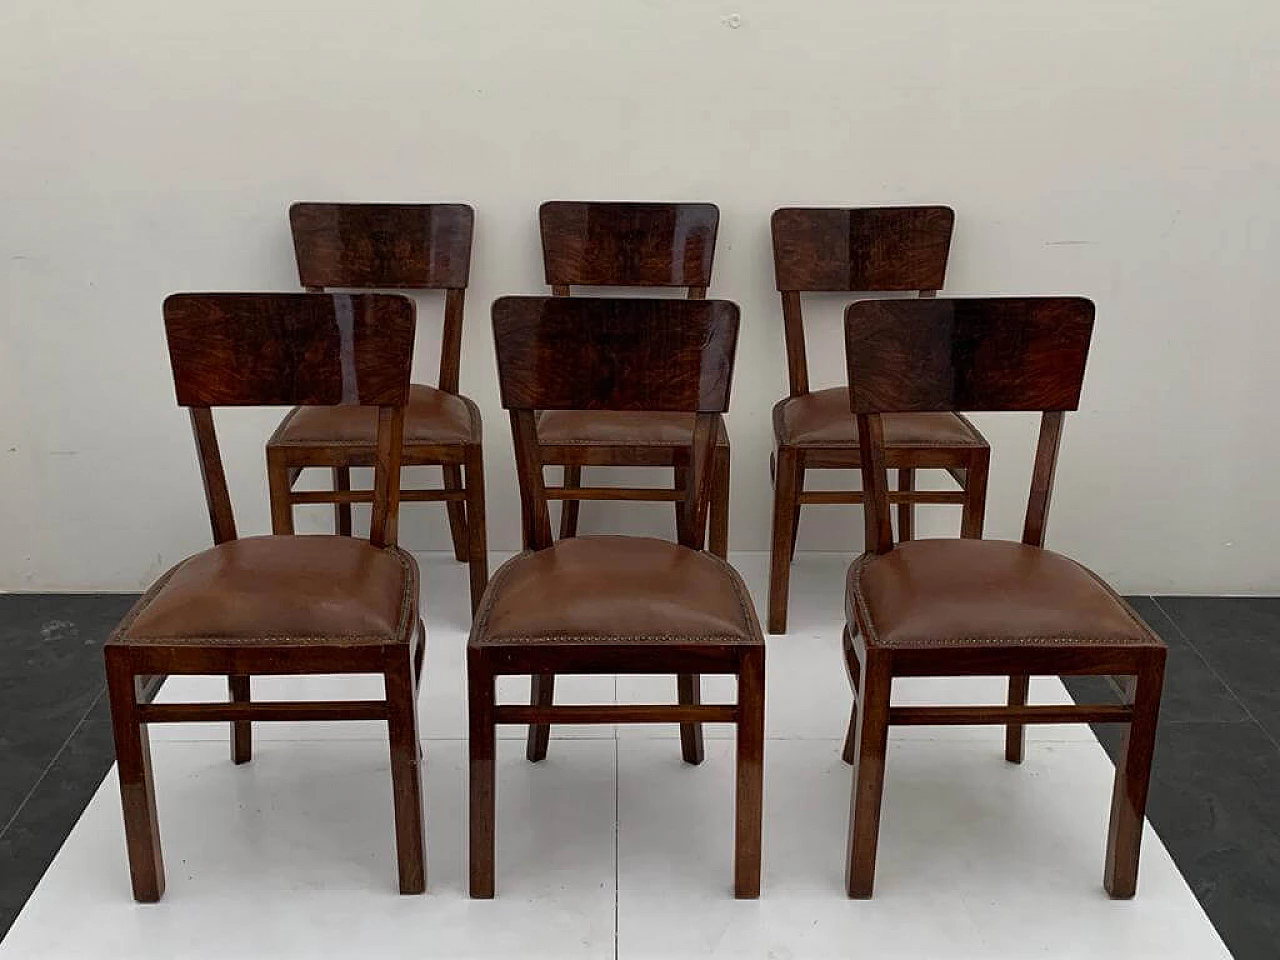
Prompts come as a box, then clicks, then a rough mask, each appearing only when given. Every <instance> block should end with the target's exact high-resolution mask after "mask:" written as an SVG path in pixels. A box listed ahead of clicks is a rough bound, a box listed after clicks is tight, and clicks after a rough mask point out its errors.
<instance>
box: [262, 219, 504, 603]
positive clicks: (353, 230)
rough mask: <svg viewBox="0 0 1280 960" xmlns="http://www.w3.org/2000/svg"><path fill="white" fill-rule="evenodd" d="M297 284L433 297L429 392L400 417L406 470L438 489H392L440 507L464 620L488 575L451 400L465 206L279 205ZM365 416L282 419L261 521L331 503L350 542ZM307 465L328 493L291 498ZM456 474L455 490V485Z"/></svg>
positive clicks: (465, 244) (468, 407)
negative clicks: (467, 579)
mask: <svg viewBox="0 0 1280 960" xmlns="http://www.w3.org/2000/svg"><path fill="white" fill-rule="evenodd" d="M289 222H290V225H291V227H292V229H293V246H294V252H295V254H296V255H297V260H298V277H299V279H300V280H301V281H302V285H303V286H304V287H305V288H306V289H307V290H310V291H314V292H322V291H324V290H325V289H327V288H331V287H340V288H346V289H379V290H427V289H433V290H434V289H443V290H444V291H445V310H444V329H443V335H442V338H441V346H440V376H439V381H438V382H439V387H438V388H437V387H430V386H426V385H425V384H417V383H415V384H414V385H413V386H412V388H410V391H409V407H408V410H407V411H406V413H405V426H404V449H403V451H402V454H401V463H402V464H403V465H404V466H406V467H416V466H435V465H439V466H440V467H441V469H442V471H443V475H444V484H443V487H442V489H439V490H423V489H401V491H400V499H401V500H402V501H406V502H410V503H421V502H434V501H439V500H443V501H444V503H445V508H446V510H447V511H448V514H449V531H450V534H451V536H452V538H453V552H454V556H455V557H456V558H457V559H458V560H460V561H463V562H466V563H468V564H469V566H470V575H471V611H472V613H474V612H475V608H476V604H478V603H479V602H480V594H482V593H483V592H484V585H485V583H486V582H487V580H488V577H489V568H488V553H487V550H488V548H487V546H486V543H485V519H484V455H483V451H482V449H481V431H480V411H479V410H478V409H477V408H476V405H475V404H474V403H472V402H471V400H469V399H468V398H467V397H464V396H462V395H461V394H459V393H458V366H459V362H460V354H461V346H462V313H463V299H464V297H465V296H466V288H467V277H468V274H469V272H470V268H471V235H472V225H473V222H474V214H473V212H472V210H471V208H470V207H469V206H466V205H465V204H460V203H458V204H447V203H422V204H393V203H295V204H294V205H293V206H292V207H290V208H289ZM375 429H376V421H375V419H374V416H373V411H372V410H365V409H361V408H360V407H353V406H334V407H329V408H327V409H326V408H322V407H309V408H299V409H296V410H293V411H291V412H290V413H289V414H288V416H286V417H285V418H284V420H283V421H282V422H281V424H280V426H279V428H278V429H277V430H276V432H275V433H274V434H273V435H272V437H271V439H270V440H269V441H268V443H267V474H268V477H269V479H270V484H271V523H272V529H273V531H274V532H275V533H278V534H288V533H292V532H293V507H294V504H300V503H332V504H333V505H334V513H335V514H336V521H337V522H336V530H337V532H338V533H340V534H345V535H350V533H351V504H353V503H367V502H368V501H369V498H370V494H369V492H368V491H364V490H357V491H353V490H352V489H351V468H352V467H369V466H372V465H373V461H374V452H375V450H374V433H375ZM307 467H329V468H330V469H331V470H332V471H333V487H334V488H333V490H320V491H295V490H294V489H293V485H294V483H295V482H296V481H297V479H298V476H299V474H301V473H302V471H303V470H304V469H306V468H307ZM464 471H465V482H464Z"/></svg>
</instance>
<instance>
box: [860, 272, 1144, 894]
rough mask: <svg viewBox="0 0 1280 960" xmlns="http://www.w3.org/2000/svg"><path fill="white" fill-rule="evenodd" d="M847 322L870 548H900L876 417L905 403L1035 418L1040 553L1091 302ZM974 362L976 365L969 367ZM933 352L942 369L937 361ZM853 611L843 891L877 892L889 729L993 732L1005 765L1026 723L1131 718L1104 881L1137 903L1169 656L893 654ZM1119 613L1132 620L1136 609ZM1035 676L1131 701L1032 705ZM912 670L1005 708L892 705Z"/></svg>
mask: <svg viewBox="0 0 1280 960" xmlns="http://www.w3.org/2000/svg"><path fill="white" fill-rule="evenodd" d="M953 311H954V312H953ZM845 323H846V340H847V351H848V365H849V379H850V384H851V389H850V406H851V412H852V413H853V414H854V415H855V416H856V417H857V423H858V435H859V439H860V451H861V469H862V476H863V489H864V490H865V491H866V496H867V500H866V504H865V517H866V526H867V549H868V553H872V554H886V553H889V552H890V551H891V550H893V549H894V539H893V526H892V522H891V519H890V511H889V502H890V497H889V491H888V483H887V480H886V476H885V474H886V468H887V461H888V456H889V455H888V451H887V450H886V448H885V445H884V431H883V424H882V421H881V414H882V413H886V412H895V413H896V412H906V411H909V410H921V411H923V410H960V409H964V410H1024V411H1040V412H1041V420H1040V433H1039V438H1038V441H1037V444H1036V454H1035V465H1034V469H1033V472H1032V478H1031V491H1030V494H1029V496H1028V499H1027V511H1026V517H1025V521H1024V525H1023V534H1022V542H1023V543H1025V544H1028V545H1030V546H1033V547H1038V548H1043V547H1044V541H1045V525H1046V521H1047V517H1048V511H1049V501H1050V498H1051V494H1052V490H1053V479H1054V473H1055V469H1056V466H1057V460H1058V451H1059V445H1060V442H1061V438H1062V427H1063V420H1064V411H1066V410H1075V409H1077V408H1078V406H1079V395H1080V386H1081V382H1082V380H1083V376H1084V359H1085V355H1086V354H1087V351H1088V344H1089V338H1090V334H1091V331H1092V327H1093V304H1092V303H1090V302H1089V301H1087V300H1081V299H1074V298H1051V297H1045V298H1022V299H1020V298H991V299H987V300H980V299H975V300H968V301H966V300H958V301H950V302H947V301H934V302H933V303H922V302H921V301H897V302H889V301H881V302H879V303H875V302H869V301H865V302H862V303H855V304H853V305H851V306H850V307H849V308H848V310H847V312H846V321H845ZM974 344H977V345H976V346H974ZM976 354H981V360H978V361H975V359H974V356H975V355H976ZM939 356H942V357H945V358H947V359H946V363H948V364H950V366H948V367H947V368H946V369H942V370H940V369H938V368H937V367H936V366H934V367H933V368H931V363H935V364H936V362H937V358H938V357H939ZM993 358H994V359H993ZM1115 600H1116V602H1117V603H1120V604H1123V603H1124V601H1123V600H1121V599H1120V598H1119V597H1116V598H1115ZM925 602H927V601H925ZM852 606H853V608H854V609H853V612H854V621H853V622H852V623H849V624H848V625H846V627H845V629H844V636H843V641H844V654H845V666H846V669H847V670H848V673H849V681H850V685H851V687H852V689H853V695H854V705H853V711H852V717H851V720H850V726H849V731H848V733H847V735H846V738H845V746H844V752H843V756H844V760H845V762H846V763H851V764H853V766H854V774H853V791H852V797H851V800H850V811H849V841H848V857H847V860H846V870H845V880H846V886H847V891H848V894H849V896H850V897H854V898H859V899H865V898H868V897H870V896H871V894H872V887H873V884H874V878H875V863H876V848H877V843H878V837H879V826H880V806H881V796H882V794H883V790H884V776H885V757H886V752H887V746H888V736H889V728H890V726H891V725H894V724H897V725H939V724H992V725H1002V726H1004V728H1005V759H1006V760H1007V761H1008V762H1010V763H1021V762H1022V760H1023V755H1024V752H1025V725H1026V724H1028V723H1125V724H1127V727H1126V732H1125V737H1124V743H1123V746H1122V747H1121V754H1120V757H1119V759H1118V761H1117V763H1116V774H1115V784H1114V788H1113V790H1112V801H1111V819H1110V827H1109V831H1108V836H1107V852H1106V866H1105V869H1104V875H1103V885H1104V887H1105V889H1106V891H1107V892H1108V894H1110V896H1111V897H1113V898H1127V897H1132V896H1133V895H1134V893H1135V891H1136V889H1137V876H1138V858H1139V848H1140V844H1141V839H1142V823H1143V815H1144V811H1145V808H1146V800H1147V793H1148V786H1149V781H1150V775H1151V762H1152V755H1153V752H1154V749H1155V739H1156V726H1157V722H1158V719H1159V709H1160V694H1161V689H1162V685H1163V677H1164V666H1165V658H1166V654H1167V651H1166V649H1165V647H1164V644H1163V643H1162V642H1161V641H1160V639H1159V638H1158V637H1157V636H1156V635H1155V634H1154V633H1152V634H1151V635H1150V642H1149V643H1120V642H1114V641H1113V642H1107V641H1099V642H1097V643H1088V642H1081V641H1076V642H1073V643H1071V644H1061V645H1057V646H1055V645H1052V644H1049V645H1030V644H1024V645H1019V644H1018V643H1017V642H1016V641H1014V640H1006V641H1000V640H993V641H992V642H990V643H981V642H974V641H972V640H970V641H969V642H966V643H963V644H951V645H946V644H945V643H940V644H939V645H937V646H912V647H910V648H904V647H897V648H895V647H893V646H892V645H882V644H874V643H869V642H868V641H867V637H869V636H874V631H873V630H872V629H871V624H868V623H866V622H864V620H863V617H864V613H865V611H864V610H863V608H862V605H861V604H852ZM1129 612H1130V613H1131V615H1132V616H1133V618H1134V620H1135V622H1136V623H1138V624H1140V623H1141V619H1140V618H1138V616H1137V614H1136V613H1133V611H1132V610H1130V611H1129ZM866 615H870V614H866ZM1032 675H1051V676H1064V675H1093V676H1109V677H1118V678H1120V680H1121V687H1122V689H1123V690H1124V691H1125V694H1126V699H1127V702H1126V703H1124V704H1122V705H1114V704H1086V705H1078V706H1058V705H1048V706H1039V705H1030V706H1029V705H1028V703H1027V700H1028V692H1029V684H1030V677H1031V676H1032ZM920 676H935V677H936V676H954V677H959V676H1008V677H1009V693H1008V700H1007V703H1006V704H1005V705H981V706H911V707H895V706H893V705H892V702H891V701H892V689H893V681H894V679H895V678H897V677H920Z"/></svg>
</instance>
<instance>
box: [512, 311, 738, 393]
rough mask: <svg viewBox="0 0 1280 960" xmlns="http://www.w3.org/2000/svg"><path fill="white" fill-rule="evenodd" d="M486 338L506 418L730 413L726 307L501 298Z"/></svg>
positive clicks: (731, 339)
mask: <svg viewBox="0 0 1280 960" xmlns="http://www.w3.org/2000/svg"><path fill="white" fill-rule="evenodd" d="M493 331H494V344H495V347H496V350H497V355H498V381H499V390H500V392H501V395H502V405H503V406H504V407H506V408H507V409H520V408H525V409H531V410H659V411H680V412H686V411H687V412H699V413H721V412H723V411H725V410H727V409H728V406H729V387H730V381H731V379H732V373H733V353H734V346H735V344H736V342H737V336H738V308H737V306H736V305H735V304H732V303H730V302H728V301H726V300H703V301H687V300H650V299H635V298H620V297H619V298H605V297H589V298H569V297H502V298H500V299H499V300H497V301H495V303H494V305H493Z"/></svg>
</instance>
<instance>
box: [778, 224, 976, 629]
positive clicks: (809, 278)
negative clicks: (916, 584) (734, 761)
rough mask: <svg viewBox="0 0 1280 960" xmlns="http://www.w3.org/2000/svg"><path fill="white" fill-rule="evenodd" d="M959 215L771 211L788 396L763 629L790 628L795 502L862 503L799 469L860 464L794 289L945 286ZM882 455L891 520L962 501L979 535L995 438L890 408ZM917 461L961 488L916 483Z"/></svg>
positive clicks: (952, 420)
mask: <svg viewBox="0 0 1280 960" xmlns="http://www.w3.org/2000/svg"><path fill="white" fill-rule="evenodd" d="M954 221H955V214H954V213H953V212H952V211H951V209H950V208H948V207H872V208H865V209H842V208H819V209H802V208H796V207H787V208H783V209H781V210H775V211H774V213H773V219H772V227H773V256H774V266H775V270H776V275H777V284H778V290H779V291H780V292H781V294H782V318H783V329H784V331H785V334H786V346H787V373H788V376H789V378H790V381H791V395H790V396H789V397H787V398H786V399H785V400H781V401H779V402H778V404H777V405H776V406H774V408H773V435H774V449H775V454H774V457H773V460H772V462H771V464H770V466H771V469H772V472H773V481H774V492H773V538H772V543H771V546H770V567H769V632H770V633H786V630H787V598H788V592H789V589H790V581H791V560H792V557H793V556H794V554H795V549H796V530H797V528H798V527H799V525H800V508H801V506H803V505H805V504H833V503H862V501H863V492H862V491H859V490H838V491H835V490H805V488H804V484H805V472H806V471H808V470H815V469H856V468H857V467H858V463H859V460H858V432H857V429H856V428H855V426H854V421H853V417H852V416H850V414H849V391H848V388H846V387H843V386H840V387H831V388H828V389H824V390H812V391H811V390H810V389H809V367H808V363H807V360H806V354H805V339H804V321H803V317H802V315H801V305H800V295H801V294H802V293H806V292H816V291H861V292H866V293H870V292H891V291H916V292H918V294H919V295H920V296H921V297H933V296H934V295H935V294H936V293H937V291H938V290H939V289H941V287H942V285H943V281H944V279H945V276H946V272H947V254H948V251H949V249H950V246H951V228H952V224H953V223H954ZM885 438H886V447H885V449H886V451H887V454H886V455H887V457H888V460H887V463H888V465H889V467H890V468H894V469H897V471H898V490H897V491H896V492H892V493H890V494H889V500H890V502H891V503H896V504H898V531H899V534H900V536H901V539H903V540H910V539H911V538H912V536H913V527H914V523H913V510H914V507H915V504H917V503H958V504H963V511H964V513H963V517H962V519H961V535H962V536H965V537H980V536H982V520H983V511H984V509H985V502H986V495H987V468H988V463H989V458H990V449H989V448H988V446H987V442H986V440H984V439H983V437H982V434H980V433H979V432H978V431H977V429H975V428H974V426H973V424H971V423H970V422H969V421H968V420H967V419H965V418H964V417H962V416H960V415H959V414H955V413H950V412H947V413H923V414H920V413H916V414H909V415H896V414H895V415H891V416H886V417H885ZM917 469H942V470H946V471H947V472H948V473H949V474H950V475H951V476H952V477H953V478H954V479H955V480H956V482H957V483H958V484H959V485H960V490H959V491H954V492H953V491H933V490H916V489H915V473H916V470H917Z"/></svg>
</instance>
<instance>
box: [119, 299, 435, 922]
mask: <svg viewBox="0 0 1280 960" xmlns="http://www.w3.org/2000/svg"><path fill="white" fill-rule="evenodd" d="M164 315H165V327H166V331H167V333H168V340H169V352H170V359H171V362H172V367H173V373H174V384H175V387H176V389H177V395H178V402H179V404H180V405H182V406H186V407H189V408H190V414H191V423H192V428H193V431H194V434H195V440H196V448H197V452H198V455H199V461H200V472H201V476H202V479H203V481H204V486H205V492H206V499H207V503H208V508H209V516H210V521H211V524H212V528H213V539H214V542H215V543H216V544H223V545H226V544H230V543H231V542H232V541H235V540H236V525H235V517H234V513H233V511H232V505H231V500H230V496H229V493H228V490H227V483H226V477H225V473H224V470H223V467H222V460H221V457H220V456H219V451H218V444H217V435H216V433H215V431H214V422H213V415H212V411H211V409H210V407H211V406H213V405H229V406H248V405H281V404H294V403H300V404H323V405H332V404H339V403H345V404H361V405H372V406H374V407H375V408H376V413H377V418H378V419H377V442H376V447H377V454H376V458H375V463H374V470H375V489H374V493H373V523H372V529H371V534H370V542H371V544H372V545H373V546H375V547H383V548H388V549H393V548H394V545H395V542H396V511H397V496H396V490H397V484H396V483H394V482H393V478H395V477H398V476H399V472H400V444H399V437H400V432H401V429H402V426H403V421H404V406H403V405H404V403H405V402H406V400H407V397H408V390H409V366H410V362H411V360H412V350H413V335H414V308H413V303H412V302H411V301H409V300H407V299H406V298H404V297H400V296H393V295H386V294H361V295H354V296H353V295H348V294H334V295H320V294H178V295H175V296H172V297H170V298H169V299H168V300H166V301H165V308H164ZM332 542H335V543H337V542H340V541H337V539H336V538H334V540H333V541H332ZM273 545H274V544H273ZM398 556H405V555H403V554H398ZM405 563H407V564H409V566H408V567H405V568H404V569H405V571H406V572H405V576H406V577H408V578H409V582H408V583H407V585H406V588H405V589H406V591H411V593H409V592H406V596H412V598H413V603H412V607H411V608H406V609H410V610H416V592H417V577H416V572H414V573H412V574H410V571H411V570H412V569H413V568H412V561H411V560H406V561H405ZM167 583H168V575H166V579H165V580H162V581H161V582H160V583H158V584H157V585H156V586H153V587H152V590H151V591H150V592H149V593H148V594H147V595H145V596H144V597H143V599H142V600H140V601H139V602H138V604H136V605H135V606H134V608H133V610H131V611H130V613H129V615H128V616H127V617H126V618H125V620H124V621H123V622H122V623H121V625H120V626H119V627H118V628H117V629H116V631H115V632H114V633H113V634H112V636H111V637H110V638H109V639H108V641H107V643H106V645H105V648H104V656H105V660H106V674H107V688H108V696H109V701H110V705H111V717H112V728H113V731H114V736H115V745H116V758H117V765H118V775H119V781H120V793H121V801H122V808H123V814H124V826H125V838H126V849H127V853H128V859H129V869H130V876H131V879H132V884H133V894H134V898H135V899H137V900H139V901H142V902H153V901H156V900H158V899H160V897H161V895H162V894H163V892H164V864H163V857H162V854H161V848H160V835H159V822H158V819H157V815H156V804H155V787H154V779H153V776H152V771H151V756H150V747H149V742H148V736H147V725H148V724H151V723H177V722H193V721H206V722H207V721H222V722H227V723H229V724H230V726H231V757H232V761H233V762H234V763H237V764H243V763H247V762H249V761H250V759H251V757H252V752H253V747H252V726H251V724H252V723H253V722H262V721H277V720H357V719H381V720H386V721H387V722H388V725H389V743H390V750H391V757H392V792H393V796H394V800H395V803H394V811H395V832H396V851H397V863H398V868H399V877H400V890H401V892H402V893H421V892H422V891H423V890H424V889H425V884H426V879H425V857H424V854H423V825H422V786H421V779H420V770H419V762H420V761H419V752H418V731H417V722H416V716H415V713H414V711H415V709H416V707H415V704H416V701H417V694H418V680H419V676H420V673H421V668H422V649H423V643H424V641H425V636H424V631H423V628H422V624H421V622H420V621H419V620H417V618H416V617H413V618H408V617H405V618H403V619H405V621H406V622H405V629H406V631H407V632H406V633H405V635H404V636H401V637H397V638H388V639H387V640H386V641H385V642H379V643H359V642H355V641H356V640H359V639H361V638H346V637H343V638H339V640H338V642H333V643H326V642H299V641H298V640H297V638H295V637H290V636H276V635H275V634H274V633H270V632H269V631H267V632H268V633H270V635H264V636H261V637H254V638H252V640H251V642H245V640H244V639H243V638H234V639H228V638H226V637H222V636H218V635H217V634H216V631H213V632H210V633H208V634H205V633H203V632H200V631H201V630H202V627H201V625H200V624H199V623H197V622H192V623H191V624H189V626H190V627H191V628H192V629H193V630H194V631H195V634H194V635H193V636H191V637H187V636H184V637H180V638H175V639H173V640H171V641H170V640H165V639H156V638H153V637H147V638H138V637H135V636H134V635H133V634H132V633H131V627H132V625H133V623H134V621H135V618H136V617H137V616H138V615H139V614H140V613H141V612H143V611H145V610H146V609H147V606H148V604H150V603H152V602H154V600H155V598H156V597H159V596H161V595H162V594H163V591H164V589H165V587H166V584H167ZM337 590H338V593H337V594H335V595H334V597H333V602H334V603H335V604H338V605H341V603H342V602H343V597H342V595H341V591H342V587H341V586H339V587H338V588H337ZM208 599H209V598H208V597H207V596H205V597H202V598H201V600H202V601H204V602H206V603H207V602H208ZM226 602H227V603H228V604H232V603H234V602H235V597H234V596H229V597H228V598H227V601H226ZM333 673H341V674H348V673H375V674H381V675H382V676H383V678H384V683H385V688H386V699H385V700H377V701H332V702H323V703H317V702H292V703H270V702H261V701H259V702H255V701H254V699H253V695H252V686H251V678H252V677H253V676H254V675H255V674H333ZM168 674H214V675H217V674H221V675H223V676H226V677H227V681H228V702H226V703H175V704H153V703H150V702H149V701H150V698H151V697H152V696H153V695H154V693H155V691H156V690H157V689H158V686H159V683H160V682H161V681H162V680H163V678H164V676H165V675H168Z"/></svg>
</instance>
